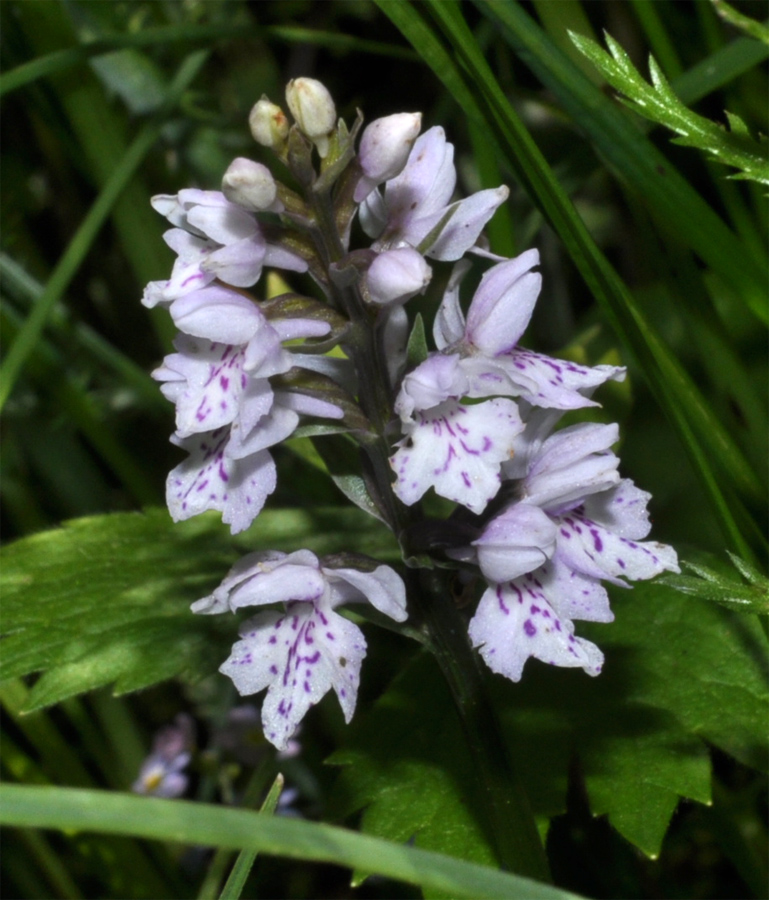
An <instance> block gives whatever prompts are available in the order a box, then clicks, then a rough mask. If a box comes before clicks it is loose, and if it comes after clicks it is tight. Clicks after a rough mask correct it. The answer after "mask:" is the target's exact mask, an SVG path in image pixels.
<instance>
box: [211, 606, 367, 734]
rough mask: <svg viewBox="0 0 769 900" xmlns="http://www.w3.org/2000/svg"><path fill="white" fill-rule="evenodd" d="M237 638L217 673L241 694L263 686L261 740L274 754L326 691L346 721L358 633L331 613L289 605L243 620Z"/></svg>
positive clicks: (353, 692)
mask: <svg viewBox="0 0 769 900" xmlns="http://www.w3.org/2000/svg"><path fill="white" fill-rule="evenodd" d="M240 634H241V637H242V640H240V641H238V642H237V643H236V644H235V646H234V647H233V648H232V654H231V655H230V657H229V658H228V659H227V661H226V662H225V663H224V664H223V665H222V666H221V667H220V669H219V671H220V672H222V673H223V674H225V675H228V676H229V677H230V678H231V679H232V680H233V682H234V684H235V687H236V688H237V689H238V692H239V693H240V694H242V695H246V694H254V693H256V692H257V691H261V690H263V689H264V688H267V696H266V697H265V699H264V702H263V704H262V725H263V727H264V736H265V737H266V738H267V740H269V741H270V742H271V743H273V744H274V745H275V746H276V747H277V748H278V749H279V750H283V749H285V748H286V746H287V745H288V742H289V739H290V737H291V736H292V734H293V733H294V731H295V730H296V728H297V726H298V725H299V722H300V721H301V720H302V718H304V715H305V713H306V712H307V711H308V709H309V708H310V707H311V706H313V705H315V704H316V703H317V702H318V701H319V700H320V699H321V698H322V697H323V696H324V695H325V694H326V693H327V692H328V691H329V690H330V689H331V688H333V689H334V691H335V692H336V695H337V697H338V698H339V703H340V705H341V707H342V711H343V712H344V717H345V721H347V722H349V721H350V719H351V718H352V714H353V712H354V711H355V702H356V699H357V695H358V685H359V683H360V666H361V662H362V661H363V658H364V656H365V655H366V641H365V638H364V637H363V634H362V633H361V631H360V629H359V628H358V627H357V626H356V625H353V623H352V622H348V621H347V619H343V618H342V617H341V616H339V615H337V614H336V613H335V612H334V611H333V610H331V609H319V608H316V606H315V604H313V603H302V602H296V603H289V604H288V607H287V610H286V612H285V614H282V613H276V612H264V613H260V614H259V615H257V616H255V617H254V618H253V619H251V620H249V621H248V622H246V623H245V624H244V625H243V627H242V629H241V632H240Z"/></svg>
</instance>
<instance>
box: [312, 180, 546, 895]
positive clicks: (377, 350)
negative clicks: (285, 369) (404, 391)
mask: <svg viewBox="0 0 769 900" xmlns="http://www.w3.org/2000/svg"><path fill="white" fill-rule="evenodd" d="M308 199H309V201H310V202H311V204H312V206H313V210H314V213H315V217H316V221H317V223H318V225H319V228H318V230H317V231H316V232H315V239H316V241H318V242H319V243H320V244H321V245H320V246H318V255H319V257H320V258H321V259H324V260H328V261H329V262H337V261H339V260H340V259H341V258H342V257H343V255H344V253H345V250H344V247H343V246H342V243H341V240H340V238H339V235H338V234H337V231H336V228H335V219H334V215H333V208H332V204H331V198H330V196H329V195H328V193H325V192H324V193H313V195H312V196H311V197H309V198H308ZM329 284H330V285H333V281H332V280H331V279H329ZM332 290H334V293H335V295H336V296H335V298H334V299H335V303H336V306H337V308H338V309H340V310H343V311H344V312H345V313H346V315H347V316H348V317H349V319H350V320H351V322H352V323H353V332H352V337H351V340H350V342H349V344H348V346H347V348H346V349H347V352H348V354H349V355H350V356H351V358H352V360H353V363H354V364H355V369H356V372H357V376H358V383H359V390H358V401H359V403H360V405H361V408H362V410H363V412H364V414H365V415H366V416H367V418H368V419H369V421H370V423H371V426H372V429H373V430H374V432H375V433H376V437H372V438H371V439H370V440H366V441H362V442H361V448H362V450H363V452H364V453H365V454H366V456H367V458H368V461H369V470H370V473H371V475H372V477H373V478H374V480H375V482H376V489H377V493H378V496H379V499H380V500H381V501H382V502H383V503H384V505H385V510H383V513H384V514H385V516H386V518H387V520H388V523H389V524H390V527H391V528H392V530H393V532H394V533H395V535H396V537H398V538H399V539H402V538H403V536H404V534H406V533H407V532H408V530H409V529H410V527H413V526H414V525H415V524H416V523H418V522H419V521H420V520H421V519H422V514H421V511H420V509H419V507H418V506H412V507H407V506H405V505H404V504H403V503H401V501H400V500H399V499H398V498H397V497H396V496H395V494H394V493H393V490H392V469H391V467H390V464H389V456H390V445H389V441H388V438H387V427H388V425H389V423H390V422H391V421H392V419H393V416H394V413H393V408H392V403H393V401H392V396H391V394H392V391H391V386H390V379H389V374H388V369H387V362H386V358H385V353H384V348H383V346H382V342H381V331H380V330H378V329H376V328H375V327H374V322H373V318H372V315H371V313H370V311H369V310H368V308H367V307H366V304H365V303H364V302H363V299H362V297H361V296H360V292H359V290H358V288H357V287H356V286H355V285H353V286H351V287H348V288H344V289H338V288H333V287H332ZM407 555H409V554H408V550H407ZM447 578H448V575H447V573H446V572H442V571H439V570H430V569H419V570H417V569H410V570H409V572H408V588H409V598H410V602H411V606H412V613H416V617H417V619H418V620H420V622H421V624H423V626H424V627H425V629H426V630H427V632H428V634H429V638H430V646H431V649H432V651H433V653H434V655H435V658H436V660H437V662H438V664H439V666H440V668H441V671H442V673H443V675H444V677H445V678H446V680H447V682H448V684H449V687H450V689H451V694H452V696H453V698H454V702H455V704H456V707H457V710H458V712H459V716H460V719H461V722H462V727H463V729H464V732H465V735H466V738H467V742H468V745H469V748H470V752H471V755H472V759H473V767H474V772H475V776H476V781H477V786H478V795H479V799H480V803H481V807H482V808H483V811H484V818H485V821H486V824H487V825H488V828H489V831H490V833H491V835H492V836H493V840H494V843H495V850H496V854H497V858H498V860H499V863H500V865H501V866H502V867H503V868H505V869H508V870H510V871H512V872H515V873H517V874H519V875H525V876H528V877H531V878H536V879H537V880H539V881H549V880H550V875H549V871H548V864H547V859H546V857H545V852H544V848H543V846H542V842H541V840H540V838H539V833H538V831H537V827H536V823H535V821H534V817H533V815H532V812H531V808H530V806H529V802H528V798H527V797H526V794H525V791H524V790H523V786H522V784H521V782H520V780H519V779H518V777H517V775H516V773H515V771H514V768H513V765H512V761H511V759H510V755H509V753H508V751H507V747H506V745H505V742H504V739H503V737H502V734H501V730H500V727H499V723H498V721H497V716H496V712H495V710H494V707H493V705H492V702H491V699H490V697H489V694H488V691H487V687H486V683H485V679H484V675H483V673H482V671H481V668H480V666H479V663H478V659H477V656H476V654H475V653H474V652H473V650H472V648H471V646H470V643H469V641H468V638H467V625H466V623H465V621H464V620H463V619H462V617H461V616H460V614H459V612H458V610H457V608H456V606H455V605H454V603H453V601H452V599H451V593H450V591H449V589H448V584H447Z"/></svg>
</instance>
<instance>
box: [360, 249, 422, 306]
mask: <svg viewBox="0 0 769 900" xmlns="http://www.w3.org/2000/svg"><path fill="white" fill-rule="evenodd" d="M432 275H433V273H432V269H431V268H430V266H428V265H427V263H426V262H425V260H424V257H423V256H422V254H421V253H417V251H416V250H414V249H413V248H411V247H398V248H396V249H394V250H385V251H384V252H383V253H380V254H378V255H377V256H376V258H375V259H374V261H373V262H372V263H371V266H370V267H369V269H368V271H367V272H366V288H367V290H368V294H369V297H370V299H371V300H372V301H373V302H374V303H381V304H382V305H386V304H389V303H405V302H406V300H409V299H411V297H413V296H414V295H415V294H419V293H422V292H424V290H425V288H426V287H427V285H428V284H429V283H430V279H431V278H432Z"/></svg>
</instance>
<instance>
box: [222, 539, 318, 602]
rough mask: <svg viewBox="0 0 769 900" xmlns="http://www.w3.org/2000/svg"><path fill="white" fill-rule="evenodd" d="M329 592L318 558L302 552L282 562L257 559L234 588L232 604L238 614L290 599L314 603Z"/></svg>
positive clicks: (232, 588)
mask: <svg viewBox="0 0 769 900" xmlns="http://www.w3.org/2000/svg"><path fill="white" fill-rule="evenodd" d="M247 559H248V557H246V560H247ZM243 562H245V560H243ZM222 587H224V584H222ZM325 590H326V581H325V579H324V577H323V575H322V573H321V571H320V567H319V565H318V559H317V557H316V556H315V554H313V553H310V551H309V550H300V551H296V552H295V553H289V554H288V555H287V556H284V557H283V558H282V559H275V560H269V559H268V560H264V559H257V560H254V562H253V563H252V566H251V568H250V570H248V574H247V575H246V577H241V578H240V579H239V581H237V583H235V584H234V585H233V586H232V587H231V588H230V590H229V604H230V608H231V609H232V610H233V611H234V610H236V609H240V608H242V607H244V606H264V605H265V604H267V603H288V602H289V601H290V600H304V601H311V600H317V599H318V598H319V597H321V596H322V595H323V592H324V591H325Z"/></svg>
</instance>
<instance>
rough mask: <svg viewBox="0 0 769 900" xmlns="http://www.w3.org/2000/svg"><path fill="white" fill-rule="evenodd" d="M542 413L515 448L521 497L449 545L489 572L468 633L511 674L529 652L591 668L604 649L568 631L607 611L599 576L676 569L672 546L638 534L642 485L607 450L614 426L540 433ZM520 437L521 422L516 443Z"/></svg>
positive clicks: (643, 527) (645, 523)
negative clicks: (459, 544)
mask: <svg viewBox="0 0 769 900" xmlns="http://www.w3.org/2000/svg"><path fill="white" fill-rule="evenodd" d="M537 419H539V421H537ZM548 420H549V422H550V423H551V422H552V415H551V414H548V413H545V414H544V415H543V414H542V413H541V411H535V412H534V414H533V418H532V419H531V420H530V421H531V422H532V426H533V427H532V431H533V435H534V437H533V443H534V450H533V452H530V453H529V454H526V452H523V453H522V456H523V457H524V458H526V457H527V455H528V464H527V472H526V474H525V476H524V477H523V478H522V479H521V480H520V481H519V483H518V485H517V493H518V495H519V497H520V499H519V501H518V502H516V503H514V504H512V505H511V506H509V507H508V508H507V509H506V510H505V511H504V512H502V513H501V514H500V515H498V516H496V517H495V518H493V519H492V520H491V521H490V522H489V523H488V525H487V526H486V528H485V529H484V531H483V534H482V535H481V536H480V537H479V538H478V539H477V540H476V541H474V542H473V545H472V548H466V549H465V550H460V551H459V552H457V553H454V554H452V555H455V556H456V557H457V558H461V559H465V560H474V561H476V562H477V563H478V565H479V567H480V569H481V572H482V573H483V575H484V577H485V578H486V579H487V581H488V582H489V588H488V590H486V592H485V593H484V595H483V597H482V598H481V601H480V603H479V605H478V609H477V611H476V613H475V615H474V617H473V619H472V620H471V622H470V626H469V633H470V639H471V641H472V642H473V645H474V646H476V647H478V648H479V649H480V653H481V655H482V656H483V658H484V660H485V661H486V663H487V664H488V665H489V667H490V668H491V669H492V670H493V671H495V672H499V673H501V674H503V675H505V676H507V677H508V678H511V679H512V680H513V681H518V680H519V679H520V677H521V672H522V669H523V665H524V663H525V662H526V660H527V659H528V657H530V656H534V657H536V658H538V659H540V660H542V661H543V662H547V663H550V664H551V665H557V666H581V667H582V668H583V669H584V670H585V671H586V672H587V673H588V674H590V675H597V674H598V672H600V670H601V665H602V664H603V655H602V654H601V652H600V650H598V648H597V647H596V646H595V645H594V644H592V643H590V642H589V641H586V640H584V639H582V638H578V637H575V636H574V625H573V620H574V619H583V620H586V621H592V622H611V621H612V619H613V614H612V612H611V609H610V607H609V597H608V594H607V593H606V589H605V588H604V587H603V586H602V584H601V581H602V580H608V581H610V582H612V583H613V584H616V585H619V586H622V587H628V586H629V585H628V584H627V581H626V579H629V580H631V581H636V580H642V579H648V578H653V577H654V576H655V575H658V574H660V573H661V572H663V571H666V570H667V571H673V572H677V571H678V560H677V556H676V553H675V551H674V550H673V548H672V547H669V546H667V545H665V544H659V543H656V542H644V541H642V540H641V539H642V538H644V537H646V536H647V535H648V533H649V530H650V524H649V519H648V514H647V511H646V505H647V503H648V501H649V499H650V495H649V494H647V493H646V492H645V491H641V490H639V489H638V488H636V487H635V485H634V484H633V482H632V481H630V480H629V479H620V477H619V474H618V472H617V466H618V464H619V460H618V459H617V457H616V456H615V455H614V454H613V453H612V452H611V451H610V450H609V447H610V446H611V445H612V444H613V443H614V442H615V441H616V440H617V437H618V431H617V427H616V426H614V425H597V424H588V423H583V424H580V425H574V426H571V427H570V428H564V429H563V430H561V431H558V432H556V433H555V434H553V435H551V436H550V437H547V438H546V439H544V440H542V437H541V435H542V428H541V427H540V426H541V423H542V422H546V421H548ZM525 440H526V435H525V432H524V434H523V435H522V436H521V438H520V440H519V444H521V443H524V442H525Z"/></svg>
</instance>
